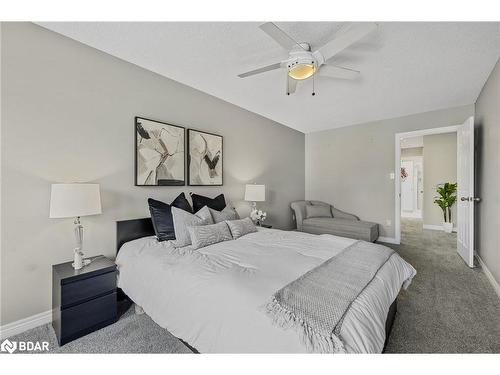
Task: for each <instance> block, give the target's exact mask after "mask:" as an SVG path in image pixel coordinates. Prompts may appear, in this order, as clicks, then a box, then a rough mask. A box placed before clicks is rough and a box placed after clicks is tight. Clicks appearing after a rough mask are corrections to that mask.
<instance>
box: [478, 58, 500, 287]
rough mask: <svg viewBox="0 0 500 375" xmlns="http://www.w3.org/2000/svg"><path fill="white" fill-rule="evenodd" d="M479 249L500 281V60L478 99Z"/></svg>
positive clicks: (499, 281) (487, 264) (483, 258)
mask: <svg viewBox="0 0 500 375" xmlns="http://www.w3.org/2000/svg"><path fill="white" fill-rule="evenodd" d="M475 121H476V139H477V148H476V150H477V151H476V163H477V166H476V182H477V186H476V190H477V192H476V196H478V197H481V199H482V201H481V202H480V203H478V204H477V205H476V241H477V245H476V249H477V251H478V253H479V255H480V256H481V259H482V260H483V261H484V262H485V264H486V266H487V267H488V269H489V270H490V272H491V273H492V274H493V277H494V278H495V279H496V281H497V283H499V284H500V247H499V245H498V230H499V229H500V216H499V213H500V155H499V150H500V62H497V64H496V66H495V69H493V72H492V73H491V75H490V77H489V78H488V81H487V82H486V84H485V86H484V87H483V90H482V91H481V94H480V95H479V98H478V100H477V102H476V117H475Z"/></svg>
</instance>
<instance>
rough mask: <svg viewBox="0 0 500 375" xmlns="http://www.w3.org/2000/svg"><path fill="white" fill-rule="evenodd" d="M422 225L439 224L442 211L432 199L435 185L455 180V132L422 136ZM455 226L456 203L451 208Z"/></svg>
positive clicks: (434, 195)
mask: <svg viewBox="0 0 500 375" xmlns="http://www.w3.org/2000/svg"><path fill="white" fill-rule="evenodd" d="M423 155H424V207H423V219H424V225H436V226H441V225H442V223H443V211H442V210H441V208H439V206H438V205H437V204H435V203H434V199H435V197H436V196H437V193H436V187H437V185H439V184H442V183H445V182H452V183H455V182H457V133H445V134H433V135H426V136H424V154H423ZM451 212H452V213H451V216H452V223H453V226H454V227H455V226H456V216H457V205H456V204H455V205H454V206H453V207H452V210H451Z"/></svg>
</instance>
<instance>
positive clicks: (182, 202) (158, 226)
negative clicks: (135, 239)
mask: <svg viewBox="0 0 500 375" xmlns="http://www.w3.org/2000/svg"><path fill="white" fill-rule="evenodd" d="M148 205H149V212H150V213H151V221H152V222H153V228H154V230H155V234H156V238H158V241H166V240H175V231H174V222H173V220H172V207H177V208H180V209H181V210H184V211H187V212H191V213H192V212H193V209H192V208H191V205H190V204H189V202H188V200H187V199H186V196H185V195H184V193H181V194H179V195H178V196H177V198H175V199H174V201H173V202H172V203H171V204H167V203H164V202H161V201H157V200H156V199H152V198H149V199H148Z"/></svg>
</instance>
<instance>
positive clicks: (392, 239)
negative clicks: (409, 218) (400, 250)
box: [377, 237, 400, 245]
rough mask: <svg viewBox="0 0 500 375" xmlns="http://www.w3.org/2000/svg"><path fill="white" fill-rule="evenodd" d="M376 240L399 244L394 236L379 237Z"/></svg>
mask: <svg viewBox="0 0 500 375" xmlns="http://www.w3.org/2000/svg"><path fill="white" fill-rule="evenodd" d="M377 241H378V242H385V243H392V244H394V245H399V244H400V243H399V242H398V241H396V239H395V238H394V237H379V238H378V239H377Z"/></svg>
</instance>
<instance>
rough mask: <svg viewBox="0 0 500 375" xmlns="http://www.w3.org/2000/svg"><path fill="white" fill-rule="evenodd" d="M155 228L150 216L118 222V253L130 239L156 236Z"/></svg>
mask: <svg viewBox="0 0 500 375" xmlns="http://www.w3.org/2000/svg"><path fill="white" fill-rule="evenodd" d="M154 234H155V230H154V228H153V222H152V221H151V218H150V217H146V218H144V219H134V220H123V221H117V222H116V253H117V254H118V252H119V251H120V247H121V246H122V245H123V244H124V243H125V242H128V241H132V240H135V239H137V238H141V237H147V236H154Z"/></svg>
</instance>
